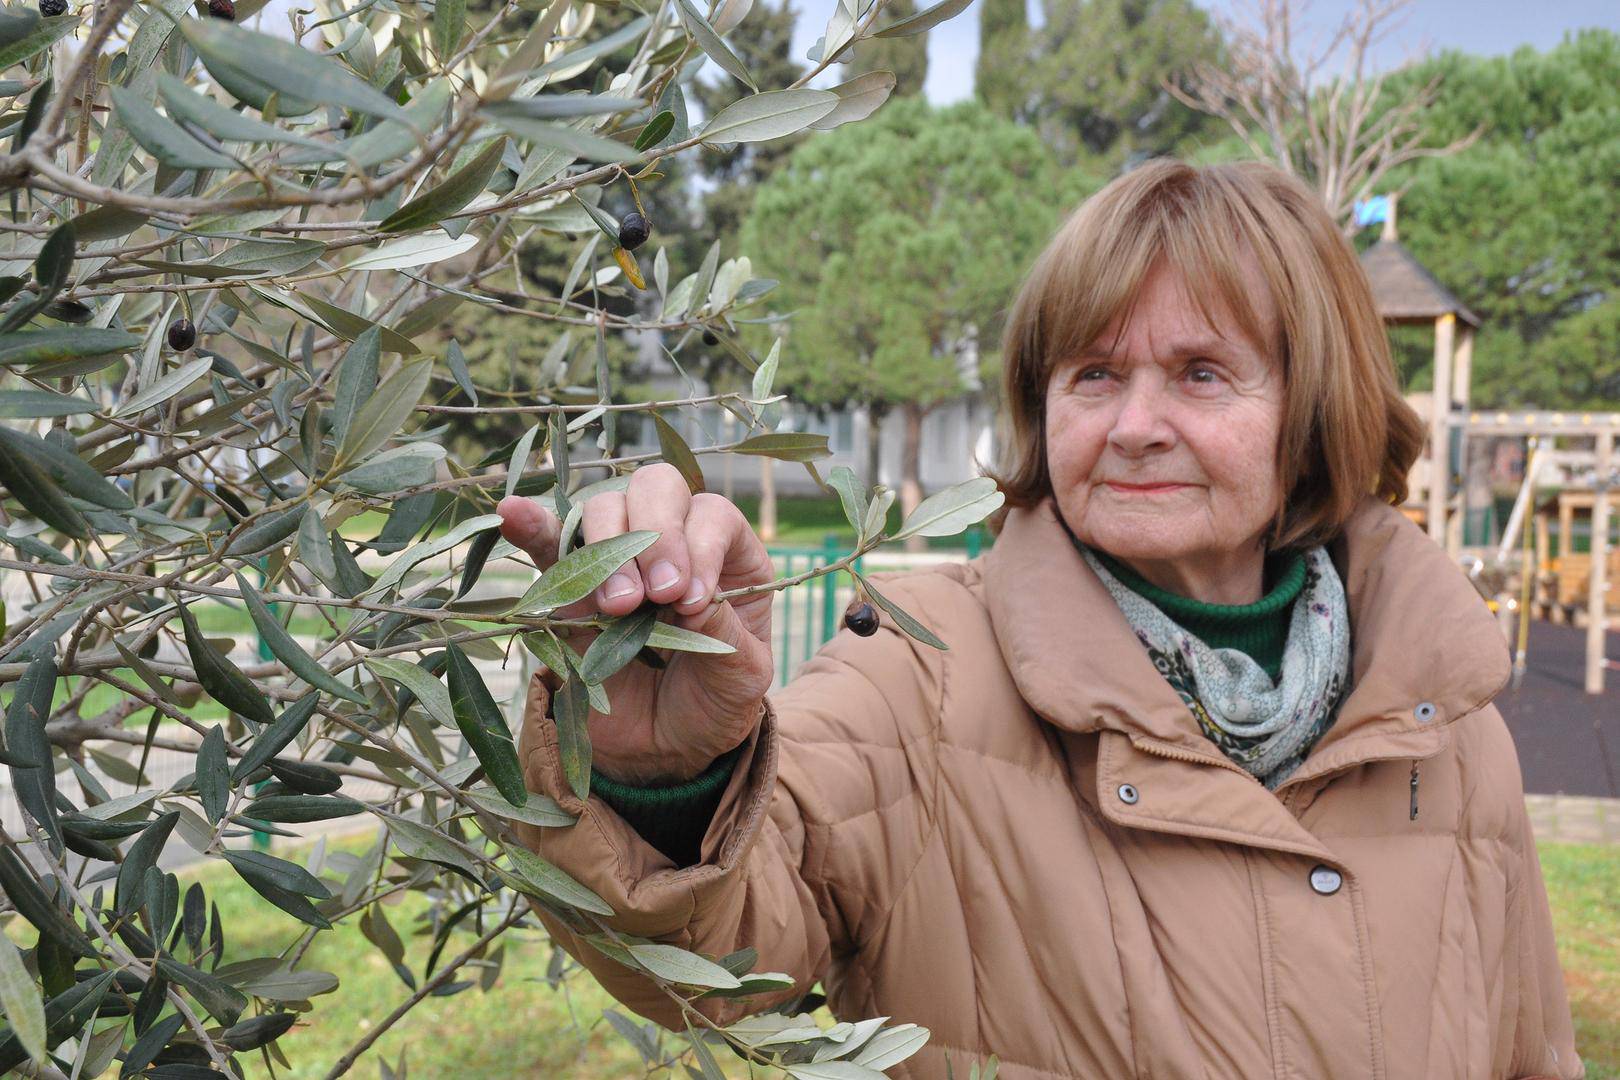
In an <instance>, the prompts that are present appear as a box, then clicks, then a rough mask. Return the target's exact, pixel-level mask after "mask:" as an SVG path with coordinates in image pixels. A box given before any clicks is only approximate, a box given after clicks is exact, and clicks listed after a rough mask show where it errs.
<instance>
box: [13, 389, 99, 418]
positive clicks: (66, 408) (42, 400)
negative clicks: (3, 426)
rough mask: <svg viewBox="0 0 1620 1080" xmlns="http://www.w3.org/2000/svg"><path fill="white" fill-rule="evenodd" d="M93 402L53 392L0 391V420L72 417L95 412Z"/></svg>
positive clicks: (95, 406) (95, 407)
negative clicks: (77, 414)
mask: <svg viewBox="0 0 1620 1080" xmlns="http://www.w3.org/2000/svg"><path fill="white" fill-rule="evenodd" d="M97 408H98V406H97V405H96V403H95V402H93V401H88V400H86V399H84V398H81V397H74V396H73V395H71V394H58V393H56V392H55V391H54V390H0V419H5V420H32V419H35V418H40V417H46V416H72V415H74V414H76V413H88V412H95V411H96V409H97Z"/></svg>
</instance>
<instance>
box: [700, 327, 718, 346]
mask: <svg viewBox="0 0 1620 1080" xmlns="http://www.w3.org/2000/svg"><path fill="white" fill-rule="evenodd" d="M703 344H705V345H718V344H720V339H719V338H717V337H715V336H714V331H712V330H705V331H703Z"/></svg>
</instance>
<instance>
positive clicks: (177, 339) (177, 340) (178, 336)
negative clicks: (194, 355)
mask: <svg viewBox="0 0 1620 1080" xmlns="http://www.w3.org/2000/svg"><path fill="white" fill-rule="evenodd" d="M195 344H197V328H196V327H195V326H192V325H191V320H190V319H176V320H174V322H172V323H170V324H169V348H171V349H173V350H174V351H175V352H185V351H186V350H187V349H189V348H191V347H192V346H193V345H195Z"/></svg>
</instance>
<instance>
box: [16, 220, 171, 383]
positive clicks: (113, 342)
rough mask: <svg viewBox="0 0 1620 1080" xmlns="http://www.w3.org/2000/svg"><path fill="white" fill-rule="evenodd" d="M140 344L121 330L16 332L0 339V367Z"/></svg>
mask: <svg viewBox="0 0 1620 1080" xmlns="http://www.w3.org/2000/svg"><path fill="white" fill-rule="evenodd" d="M75 220H77V219H75ZM140 343H141V339H140V338H138V337H136V336H135V335H134V334H130V333H126V332H125V331H123V330H108V329H105V328H96V327H87V326H61V327H55V328H52V329H49V330H19V331H17V332H15V333H11V334H3V335H0V366H5V367H24V366H26V365H29V364H44V363H48V362H50V361H52V360H67V359H70V358H74V357H81V356H103V355H108V354H118V353H126V352H128V351H129V350H131V349H133V348H134V347H135V346H137V345H139V344H140Z"/></svg>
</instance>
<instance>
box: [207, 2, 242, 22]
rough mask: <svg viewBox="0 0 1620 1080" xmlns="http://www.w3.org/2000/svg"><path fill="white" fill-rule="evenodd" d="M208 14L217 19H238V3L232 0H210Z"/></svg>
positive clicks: (231, 20)
mask: <svg viewBox="0 0 1620 1080" xmlns="http://www.w3.org/2000/svg"><path fill="white" fill-rule="evenodd" d="M208 14H210V15H212V16H213V17H214V18H216V19H225V20H227V21H229V22H235V21H236V4H235V3H233V2H232V0H208Z"/></svg>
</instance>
